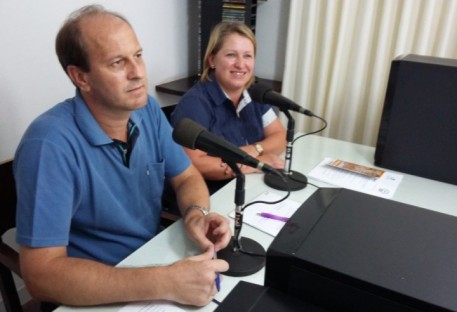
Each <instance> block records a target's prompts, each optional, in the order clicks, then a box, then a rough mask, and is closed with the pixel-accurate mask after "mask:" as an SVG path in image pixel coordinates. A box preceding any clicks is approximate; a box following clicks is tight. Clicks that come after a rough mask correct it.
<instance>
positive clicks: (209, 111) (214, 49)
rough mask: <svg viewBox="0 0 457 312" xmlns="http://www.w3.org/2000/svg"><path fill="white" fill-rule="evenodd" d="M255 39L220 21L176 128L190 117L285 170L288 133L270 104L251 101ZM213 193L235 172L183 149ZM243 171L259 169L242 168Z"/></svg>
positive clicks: (178, 108)
mask: <svg viewBox="0 0 457 312" xmlns="http://www.w3.org/2000/svg"><path fill="white" fill-rule="evenodd" d="M255 55H256V40H255V36H254V34H253V32H252V31H251V29H250V28H249V27H248V26H246V25H245V24H243V23H227V22H222V23H219V24H218V25H216V26H215V28H214V29H213V31H212V32H211V36H210V39H209V43H208V47H207V49H206V53H205V57H204V62H203V63H204V64H203V72H202V75H201V79H200V82H198V83H197V84H196V85H195V86H193V87H192V88H191V89H190V90H189V91H188V92H187V93H186V94H185V95H184V96H183V97H182V98H181V100H180V102H179V103H178V105H177V106H176V109H175V110H174V112H173V114H172V118H171V121H172V124H174V125H176V123H177V122H178V121H179V120H180V119H181V118H190V119H192V120H194V121H196V122H198V123H199V124H201V125H202V126H204V127H205V128H207V129H208V130H209V131H211V132H213V133H215V134H217V135H219V136H221V137H223V138H224V139H225V140H227V141H229V142H231V143H233V144H235V145H237V146H238V147H239V148H240V149H242V150H244V151H245V152H247V153H248V154H249V155H251V156H253V157H255V158H257V159H259V160H260V161H262V162H264V163H268V164H269V165H271V166H273V167H275V168H278V169H282V168H284V160H283V159H282V158H281V157H280V154H281V153H282V152H283V151H284V149H285V146H286V130H285V128H284V127H283V125H282V124H281V122H280V121H279V119H278V117H277V116H276V113H275V112H274V110H273V109H272V108H271V106H270V105H264V104H259V103H256V102H253V101H252V100H251V98H250V96H249V92H248V91H247V90H248V88H249V87H250V86H251V84H252V83H253V82H254V62H255ZM185 150H186V153H187V154H188V155H189V157H190V158H191V159H192V162H193V163H194V165H195V166H196V167H197V168H198V169H199V170H200V172H201V173H202V175H203V176H204V178H205V179H206V181H207V183H208V187H209V189H210V192H211V193H214V192H215V191H216V190H217V189H219V188H220V187H222V186H223V185H224V184H225V183H227V182H228V181H229V180H230V179H232V178H233V176H234V173H233V171H232V169H231V168H230V167H229V166H228V165H227V164H226V163H224V162H223V160H221V159H220V158H217V157H212V156H209V155H207V154H206V153H205V152H203V151H200V150H191V149H188V148H185ZM239 167H240V169H241V172H242V173H245V174H247V173H252V172H255V171H256V169H254V168H251V167H247V166H239Z"/></svg>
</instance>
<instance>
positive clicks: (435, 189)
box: [56, 135, 457, 312]
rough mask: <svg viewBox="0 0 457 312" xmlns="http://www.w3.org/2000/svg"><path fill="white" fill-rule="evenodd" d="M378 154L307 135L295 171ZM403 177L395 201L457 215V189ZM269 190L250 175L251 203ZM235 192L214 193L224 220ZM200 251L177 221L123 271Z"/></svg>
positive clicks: (297, 195) (98, 311)
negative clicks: (329, 161) (325, 161)
mask: <svg viewBox="0 0 457 312" xmlns="http://www.w3.org/2000/svg"><path fill="white" fill-rule="evenodd" d="M374 151H375V149H374V148H373V147H369V146H363V145H359V144H353V143H348V142H344V141H339V140H334V139H329V138H323V137H319V136H314V135H313V136H307V137H304V138H302V139H300V140H298V141H297V142H296V143H295V144H294V150H293V160H292V169H293V170H295V171H298V172H302V173H305V174H307V173H308V172H309V171H310V170H311V169H312V168H314V166H316V165H317V164H318V163H320V161H322V159H323V158H324V157H331V158H335V159H336V158H337V159H342V160H347V161H351V162H355V163H358V164H362V165H369V166H373V163H374ZM403 175H404V177H403V181H402V182H401V184H400V186H399V188H398V189H397V191H396V192H395V195H394V197H393V200H396V201H400V202H404V203H408V204H412V205H415V206H418V207H422V208H427V209H430V210H435V211H439V212H443V213H447V214H450V215H454V216H457V186H455V185H451V184H446V183H441V182H437V181H433V180H429V179H424V178H419V177H416V176H412V175H408V174H403ZM309 182H311V183H313V184H316V185H319V186H329V185H328V184H326V183H322V182H318V181H314V180H312V179H310V180H309ZM266 189H269V187H268V186H266V185H265V184H264V183H263V175H262V174H252V175H247V176H246V186H245V190H246V193H245V194H246V195H245V196H246V198H245V201H246V203H247V202H249V201H250V200H252V199H253V198H254V197H256V196H257V195H258V194H260V193H261V192H262V191H264V190H266ZM234 190H235V184H234V181H232V182H231V183H229V184H227V185H226V186H225V187H224V188H223V189H221V190H220V191H219V192H217V193H216V194H214V195H213V196H212V197H211V209H212V210H213V211H216V212H219V213H221V214H223V215H228V213H229V212H231V211H232V210H233V209H234V208H235V205H234ZM271 190H272V191H273V192H277V193H278V194H281V193H283V192H281V191H277V190H273V189H271ZM315 190H316V188H315V187H314V186H312V185H308V186H307V187H306V188H305V189H303V190H299V191H294V192H292V193H291V195H290V198H291V199H293V200H295V201H299V202H303V201H305V199H307V198H308V197H309V196H310V195H311V194H312V193H313V192H314V191H315ZM248 209H249V208H248ZM230 222H231V226H232V228H233V220H232V219H230ZM241 236H244V237H249V238H252V239H255V240H256V241H258V242H259V243H260V244H262V246H263V247H264V248H265V250H267V249H268V246H269V245H270V244H271V242H272V240H273V237H272V236H270V235H268V234H265V233H263V232H261V231H259V230H256V229H254V228H252V227H250V226H248V225H243V229H242V231H241ZM198 252H199V251H198V249H197V248H196V247H195V245H194V244H193V243H192V242H191V241H190V240H189V239H187V237H186V235H185V233H184V229H183V226H182V221H177V222H175V223H174V224H172V225H171V226H170V227H168V228H167V229H166V230H165V231H163V232H162V233H160V234H159V235H157V236H156V237H155V238H154V239H152V240H151V241H149V242H148V243H146V244H145V245H144V246H142V247H141V248H139V249H138V250H137V251H135V252H134V253H133V254H132V255H130V256H129V257H127V258H126V259H125V260H123V261H122V262H121V263H120V264H119V266H122V267H128V266H132V267H140V266H149V265H154V264H166V263H172V262H175V261H177V260H179V259H182V258H184V257H187V256H190V255H193V254H196V253H198ZM264 273H265V269H262V270H260V271H259V272H257V273H255V274H253V275H251V276H246V277H242V278H235V277H229V276H222V281H221V291H220V292H219V293H218V294H217V295H216V297H215V298H216V299H217V300H219V301H222V300H223V299H224V298H225V297H226V296H227V295H228V293H229V292H230V291H231V290H232V288H233V287H235V285H236V284H237V283H238V281H239V280H240V279H243V280H245V281H249V282H251V283H256V284H263V283H264ZM122 306H123V305H122V304H120V305H110V306H99V307H91V308H71V307H60V308H59V309H57V310H56V311H57V312H64V311H82V310H84V311H94V312H104V311H106V312H108V311H117V310H118V309H120V308H121V307H122ZM216 307H217V305H216V304H215V303H212V302H211V303H210V304H209V305H207V306H206V307H204V308H201V309H196V308H194V307H182V308H183V309H185V310H188V311H213V310H214V309H216Z"/></svg>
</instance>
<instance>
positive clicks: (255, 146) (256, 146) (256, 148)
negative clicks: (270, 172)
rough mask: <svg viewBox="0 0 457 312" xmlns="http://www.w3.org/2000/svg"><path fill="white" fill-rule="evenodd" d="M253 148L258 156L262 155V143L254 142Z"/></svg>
mask: <svg viewBox="0 0 457 312" xmlns="http://www.w3.org/2000/svg"><path fill="white" fill-rule="evenodd" d="M254 148H255V150H256V151H257V153H259V156H262V155H263V152H264V149H263V146H262V145H260V144H259V143H256V144H254Z"/></svg>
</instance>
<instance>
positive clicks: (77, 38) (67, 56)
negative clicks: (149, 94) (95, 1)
mask: <svg viewBox="0 0 457 312" xmlns="http://www.w3.org/2000/svg"><path fill="white" fill-rule="evenodd" d="M99 14H100V15H103V14H106V15H112V16H115V17H118V18H120V19H121V20H123V21H124V22H126V23H127V24H128V25H130V23H129V22H128V21H127V19H126V18H125V17H123V16H122V15H120V14H118V13H116V12H111V11H108V10H106V9H105V8H104V7H103V6H101V5H88V6H84V7H82V8H80V9H79V10H76V11H74V12H73V13H71V14H70V15H69V17H68V18H67V19H66V21H65V22H64V24H63V25H62V27H61V28H60V30H59V32H58V33H57V36H56V53H57V57H58V58H59V62H60V65H61V66H62V68H63V70H64V71H65V72H67V66H68V65H75V66H78V67H79V68H80V69H81V70H83V71H85V72H88V71H89V70H90V64H89V58H88V55H87V51H86V50H85V46H84V40H83V38H82V33H81V29H80V25H79V24H80V22H81V20H82V19H84V18H86V17H89V16H94V15H99Z"/></svg>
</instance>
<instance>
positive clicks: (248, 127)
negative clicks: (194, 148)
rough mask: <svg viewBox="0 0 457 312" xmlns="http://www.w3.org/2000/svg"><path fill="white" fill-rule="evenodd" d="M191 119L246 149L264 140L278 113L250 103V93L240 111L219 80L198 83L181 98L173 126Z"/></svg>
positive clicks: (268, 107)
mask: <svg viewBox="0 0 457 312" xmlns="http://www.w3.org/2000/svg"><path fill="white" fill-rule="evenodd" d="M185 117H186V118H190V119H192V120H194V121H196V122H198V123H199V124H201V125H202V126H204V127H205V128H206V129H208V130H209V131H210V132H213V133H215V134H217V135H219V136H220V137H222V138H224V139H225V140H227V141H229V142H231V143H232V144H235V145H236V146H243V145H248V144H254V143H256V142H259V141H262V140H263V139H264V138H265V135H264V131H263V128H264V127H266V126H268V125H269V124H270V123H271V122H272V121H273V120H274V119H275V118H276V114H275V113H274V111H273V109H272V108H271V106H270V105H265V104H260V103H257V102H254V101H252V100H251V98H250V96H249V93H248V92H246V91H245V92H244V93H243V99H242V101H241V102H240V104H239V106H238V109H235V106H234V105H233V102H232V101H231V100H230V99H229V98H227V96H226V94H225V93H224V92H223V91H222V89H221V87H220V86H219V84H218V83H217V81H216V80H215V79H214V78H213V79H212V80H211V81H206V82H198V83H197V84H195V85H194V86H193V87H192V88H191V89H190V90H189V91H187V93H186V94H185V95H184V96H183V97H181V100H180V101H179V103H178V105H177V106H176V108H175V110H174V111H173V113H172V116H171V122H172V124H173V125H176V123H177V122H178V121H179V120H180V119H182V118H185Z"/></svg>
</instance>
